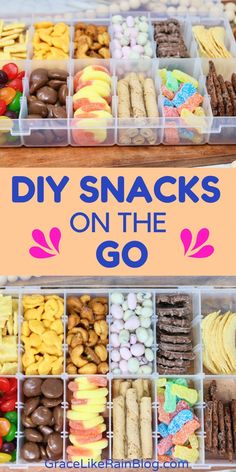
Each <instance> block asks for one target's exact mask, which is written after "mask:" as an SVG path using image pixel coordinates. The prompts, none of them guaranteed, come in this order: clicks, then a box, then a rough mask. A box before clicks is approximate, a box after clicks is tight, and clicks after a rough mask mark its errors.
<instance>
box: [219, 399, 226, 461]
mask: <svg viewBox="0 0 236 472" xmlns="http://www.w3.org/2000/svg"><path fill="white" fill-rule="evenodd" d="M218 419H219V434H218V440H219V453H220V455H221V456H224V455H225V451H226V436H225V419H224V405H223V403H222V401H221V400H219V402H218Z"/></svg>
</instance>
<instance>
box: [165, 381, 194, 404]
mask: <svg viewBox="0 0 236 472" xmlns="http://www.w3.org/2000/svg"><path fill="white" fill-rule="evenodd" d="M171 391H172V393H173V394H174V395H177V397H179V398H181V399H182V400H186V401H187V402H188V403H191V405H194V404H195V403H197V401H198V392H197V390H195V389H194V388H188V387H185V386H184V385H177V384H172V387H171Z"/></svg>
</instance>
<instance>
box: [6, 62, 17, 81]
mask: <svg viewBox="0 0 236 472" xmlns="http://www.w3.org/2000/svg"><path fill="white" fill-rule="evenodd" d="M2 70H4V72H6V74H7V76H8V79H9V80H12V79H15V78H16V77H17V75H18V73H19V71H18V67H17V65H16V64H14V63H13V62H9V64H5V66H3V68H2Z"/></svg>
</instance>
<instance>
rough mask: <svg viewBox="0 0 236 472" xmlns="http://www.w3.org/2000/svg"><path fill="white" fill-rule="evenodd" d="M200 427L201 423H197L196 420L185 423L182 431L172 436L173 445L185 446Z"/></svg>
mask: <svg viewBox="0 0 236 472" xmlns="http://www.w3.org/2000/svg"><path fill="white" fill-rule="evenodd" d="M199 426H200V423H199V421H196V420H195V419H193V420H191V421H188V422H187V423H185V425H184V426H183V427H182V428H181V430H180V431H178V433H176V434H174V435H173V436H172V440H173V444H179V445H184V444H185V443H186V442H187V440H188V439H189V436H190V435H191V434H193V433H194V431H196V429H198V428H199Z"/></svg>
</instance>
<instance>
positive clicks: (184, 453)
mask: <svg viewBox="0 0 236 472" xmlns="http://www.w3.org/2000/svg"><path fill="white" fill-rule="evenodd" d="M173 456H174V457H175V458H176V459H181V460H185V461H188V462H189V464H194V463H195V462H197V460H198V457H199V452H198V450H197V449H190V448H189V447H186V446H175V448H174V452H173Z"/></svg>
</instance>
